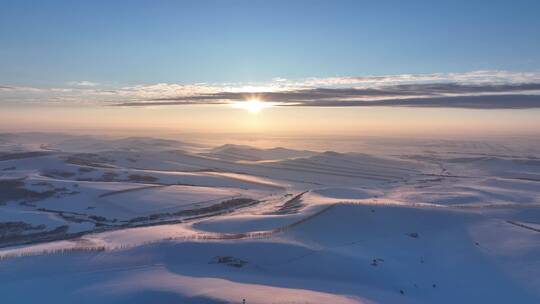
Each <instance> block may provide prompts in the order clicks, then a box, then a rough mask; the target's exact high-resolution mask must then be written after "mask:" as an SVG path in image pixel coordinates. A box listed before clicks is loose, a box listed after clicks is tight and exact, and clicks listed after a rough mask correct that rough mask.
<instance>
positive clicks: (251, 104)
mask: <svg viewBox="0 0 540 304" xmlns="http://www.w3.org/2000/svg"><path fill="white" fill-rule="evenodd" d="M232 106H233V107H235V108H239V109H244V110H248V111H249V112H250V113H253V114H255V113H259V112H260V111H261V110H262V109H265V108H269V107H271V106H272V103H270V102H264V101H261V100H259V99H255V98H253V99H249V100H246V101H241V102H237V103H234V104H232Z"/></svg>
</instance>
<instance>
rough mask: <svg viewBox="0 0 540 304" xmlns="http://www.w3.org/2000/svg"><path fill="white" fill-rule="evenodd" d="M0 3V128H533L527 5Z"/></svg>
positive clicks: (533, 5) (537, 37)
mask: <svg viewBox="0 0 540 304" xmlns="http://www.w3.org/2000/svg"><path fill="white" fill-rule="evenodd" d="M0 7H1V8H2V9H1V10H0V131H1V130H5V131H18V130H20V131H32V130H51V131H58V130H62V131H75V130H77V131H81V132H84V131H85V130H87V131H90V130H105V131H109V132H112V131H115V130H132V131H133V132H139V131H141V130H147V131H148V130H152V131H153V132H155V133H157V134H159V132H160V131H167V132H213V133H216V132H239V133H254V134H261V135H264V134H270V133H280V134H288V133H290V134H293V133H298V134H304V135H317V134H328V135H333V134H366V135H395V134H403V135H407V136H414V135H419V134H433V135H437V134H438V135H443V134H458V135H459V134H463V135H466V134H471V133H475V134H535V133H540V123H539V122H538V121H539V120H540V119H538V117H540V115H539V114H540V97H539V96H540V18H538V12H540V2H539V1H534V0H527V1H525V0H517V1H497V0H491V1H483V0H479V1H422V0H418V1H360V0H358V1H339V0H337V1H329V0H328V1H318V0H309V1H307V0H306V1H301V0H297V1H273V0H267V1H258V0H250V1H236V0H219V1H218V0H216V1H206V0H197V1H137V0H133V1H60V0H59V1H47V0H43V1H24V0H17V1H6V0H0Z"/></svg>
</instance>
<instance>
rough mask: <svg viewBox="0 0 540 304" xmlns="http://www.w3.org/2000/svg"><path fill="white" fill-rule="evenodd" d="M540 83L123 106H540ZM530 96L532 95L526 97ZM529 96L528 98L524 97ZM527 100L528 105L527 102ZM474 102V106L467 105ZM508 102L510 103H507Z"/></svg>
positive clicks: (218, 96)
mask: <svg viewBox="0 0 540 304" xmlns="http://www.w3.org/2000/svg"><path fill="white" fill-rule="evenodd" d="M537 91H540V83H520V84H514V83H511V84H459V83H425V84H400V85H388V86H380V87H375V88H314V89H301V90H292V91H281V92H250V93H246V92H217V93H210V94H196V95H189V96H171V97H160V98H153V99H148V100H144V101H130V102H124V103H120V104H118V105H120V106H148V105H192V104H226V103H235V102H239V101H244V100H247V99H250V98H253V97H257V98H258V99H261V100H264V101H269V102H273V103H274V104H276V105H282V106H290V105H295V106H312V107H341V106H347V107H349V106H381V105H385V106H414V105H417V106H419V107H420V106H421V107H428V106H430V105H429V103H430V102H432V104H433V106H434V107H443V106H448V107H462V108H489V107H492V108H505V109H513V108H522V107H525V108H530V107H540V104H538V103H537V102H536V99H535V98H536V97H540V95H534V94H533V95H531V94H530V93H531V92H532V93H534V92H537ZM526 94H528V95H526ZM524 96H525V97H524ZM524 101H526V102H524ZM467 102H470V103H471V104H470V105H467ZM505 103H508V104H505Z"/></svg>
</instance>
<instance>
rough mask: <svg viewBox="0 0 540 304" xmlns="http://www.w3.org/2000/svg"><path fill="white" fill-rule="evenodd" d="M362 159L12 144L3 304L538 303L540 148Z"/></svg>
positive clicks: (75, 143) (366, 152) (2, 195)
mask: <svg viewBox="0 0 540 304" xmlns="http://www.w3.org/2000/svg"><path fill="white" fill-rule="evenodd" d="M353 146H355V147H357V148H356V149H352V148H351V150H353V152H352V153H343V152H333V151H324V150H323V151H319V150H318V149H315V150H313V151H311V150H309V149H307V150H306V149H305V148H304V149H286V148H271V149H263V148H254V147H249V146H245V145H223V146H218V147H212V146H206V145H201V144H194V143H187V142H184V141H175V140H163V139H155V138H146V137H137V138H124V139H111V138H108V139H101V138H96V137H89V136H70V135H63V134H39V133H30V134H0V294H1V295H2V296H1V299H2V302H5V303H36V302H39V301H44V299H46V302H47V303H49V302H50V303H74V302H77V303H242V301H243V300H244V299H245V301H246V303H539V302H540V158H539V157H540V148H539V146H540V144H539V145H538V146H537V145H535V144H534V141H532V142H531V141H521V140H518V141H517V143H516V142H512V143H507V142H501V141H498V142H488V141H457V140H456V141H449V140H448V141H446V140H445V141H440V140H436V141H429V140H422V141H417V142H405V141H401V140H391V139H375V138H370V139H367V140H365V141H363V142H361V143H356V144H355V145H352V146H351V147H353ZM358 147H360V148H358Z"/></svg>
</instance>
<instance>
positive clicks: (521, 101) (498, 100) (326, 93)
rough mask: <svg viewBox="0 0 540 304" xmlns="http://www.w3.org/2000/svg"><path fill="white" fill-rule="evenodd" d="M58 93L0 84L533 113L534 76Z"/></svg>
mask: <svg viewBox="0 0 540 304" xmlns="http://www.w3.org/2000/svg"><path fill="white" fill-rule="evenodd" d="M70 84H71V86H70V87H65V88H32V87H24V86H20V87H17V86H11V85H0V102H1V101H14V100H17V101H19V102H25V101H26V102H54V103H60V102H66V103H76V102H79V103H92V104H98V105H105V106H107V105H114V106H126V107H128V106H130V107H133V106H165V105H169V106H171V105H177V106H181V105H194V104H229V103H236V102H239V101H244V100H247V99H250V98H253V97H257V98H259V99H261V100H264V101H269V102H272V103H273V104H274V105H277V106H303V107H309V106H311V107H350V106H409V107H457V108H475V109H480V108H481V109H490V108H493V109H517V108H540V103H539V102H538V98H539V97H540V72H508V71H473V72H467V73H434V74H403V75H387V76H358V77H351V76H345V77H327V78H315V77H313V78H306V79H300V80H291V79H286V78H281V77H278V78H274V79H272V80H271V81H269V82H252V83H194V84H177V83H157V84H140V85H133V86H122V87H106V86H103V85H99V86H98V84H97V83H92V82H89V81H80V82H73V83H70Z"/></svg>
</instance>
